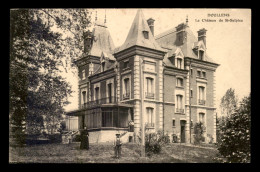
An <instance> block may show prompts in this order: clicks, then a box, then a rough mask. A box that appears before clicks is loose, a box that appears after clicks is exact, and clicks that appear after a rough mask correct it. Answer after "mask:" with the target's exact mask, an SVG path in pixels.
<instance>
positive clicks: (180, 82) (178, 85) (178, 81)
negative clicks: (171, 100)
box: [176, 78, 183, 87]
mask: <svg viewBox="0 0 260 172" xmlns="http://www.w3.org/2000/svg"><path fill="white" fill-rule="evenodd" d="M176 84H177V85H176V86H177V87H183V79H182V78H177V83H176Z"/></svg>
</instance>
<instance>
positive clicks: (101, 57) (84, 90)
mask: <svg viewBox="0 0 260 172" xmlns="http://www.w3.org/2000/svg"><path fill="white" fill-rule="evenodd" d="M154 23H155V22H154V20H153V19H151V18H150V19H148V20H146V19H145V18H144V15H143V12H142V10H138V11H137V14H136V16H135V18H134V21H133V23H132V26H131V28H130V30H129V33H128V36H127V38H126V40H125V42H124V43H123V45H121V46H120V47H115V46H114V43H113V40H112V38H111V36H110V33H109V30H108V28H107V26H106V23H105V22H100V21H96V23H95V27H94V29H93V31H92V32H90V31H87V32H85V33H84V55H83V56H82V57H80V58H79V59H78V60H77V62H76V63H77V67H78V75H79V83H78V89H79V90H78V93H79V95H78V98H79V105H78V108H79V109H78V110H76V111H71V112H68V113H67V115H68V116H78V126H79V129H83V128H84V127H87V129H88V131H89V134H90V137H89V139H90V142H106V141H112V140H113V139H114V138H115V133H116V132H121V133H124V135H125V136H127V139H126V140H128V138H129V136H132V138H133V139H134V138H135V139H136V137H137V136H138V135H140V131H141V127H142V124H144V126H145V131H146V132H155V131H158V130H163V131H164V132H165V133H168V135H169V136H170V138H171V139H172V137H171V136H172V134H176V135H177V136H178V137H179V139H180V141H181V142H186V143H189V142H190V141H191V142H192V141H193V136H192V135H193V127H194V124H195V123H197V122H202V123H203V124H204V125H205V138H206V139H205V142H212V141H213V142H215V141H216V104H215V102H216V99H215V94H216V89H215V85H216V83H215V72H216V69H217V67H218V66H219V64H217V63H216V62H214V61H213V60H212V59H211V58H210V57H209V55H208V54H207V48H206V31H207V30H206V29H204V28H203V29H200V30H199V31H198V33H197V36H195V35H194V34H193V33H192V32H191V30H190V28H189V25H188V21H186V23H182V24H179V25H178V26H177V27H175V28H172V29H170V30H168V31H166V32H164V33H161V34H159V35H157V36H154ZM130 120H132V121H133V122H134V131H133V132H129V128H128V124H129V121H130ZM135 139H134V140H135ZM190 139H191V140H190Z"/></svg>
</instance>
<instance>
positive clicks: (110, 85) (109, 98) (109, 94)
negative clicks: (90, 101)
mask: <svg viewBox="0 0 260 172" xmlns="http://www.w3.org/2000/svg"><path fill="white" fill-rule="evenodd" d="M107 88H108V90H107V91H108V103H112V83H110V84H108V85H107Z"/></svg>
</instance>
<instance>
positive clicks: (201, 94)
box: [199, 86, 205, 100]
mask: <svg viewBox="0 0 260 172" xmlns="http://www.w3.org/2000/svg"><path fill="white" fill-rule="evenodd" d="M204 90H205V88H204V87H202V86H200V87H199V99H200V100H204V99H205V96H204V94H205V93H204Z"/></svg>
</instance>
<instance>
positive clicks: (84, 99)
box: [82, 91, 86, 104]
mask: <svg viewBox="0 0 260 172" xmlns="http://www.w3.org/2000/svg"><path fill="white" fill-rule="evenodd" d="M82 99H83V104H85V103H86V91H83V92H82Z"/></svg>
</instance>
